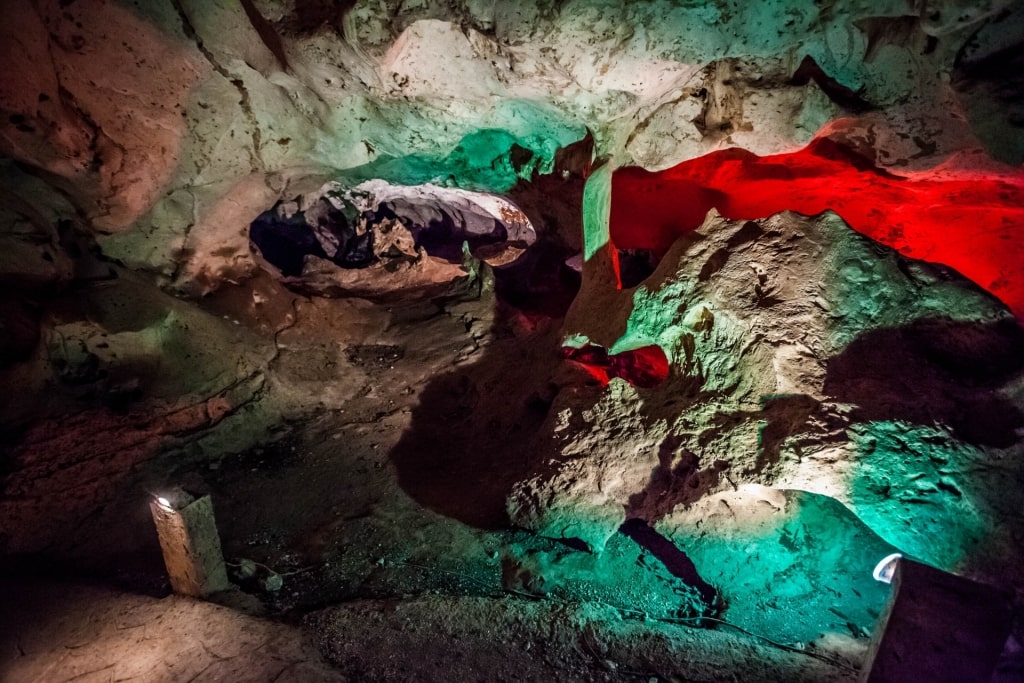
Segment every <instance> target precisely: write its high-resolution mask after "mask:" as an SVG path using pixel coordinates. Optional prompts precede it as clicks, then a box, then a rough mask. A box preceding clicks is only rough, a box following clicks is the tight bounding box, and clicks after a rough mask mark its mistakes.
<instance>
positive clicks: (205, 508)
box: [149, 490, 230, 598]
mask: <svg viewBox="0 0 1024 683" xmlns="http://www.w3.org/2000/svg"><path fill="white" fill-rule="evenodd" d="M149 508H150V511H151V512H152V513H153V522H154V523H155V524H156V531H157V535H158V536H159V537H160V548H161V549H162V550H163V554H164V564H165V565H166V567H167V575H168V576H169V577H170V579H171V588H173V589H174V592H175V593H180V594H182V595H191V596H194V597H198V598H203V597H206V596H208V595H210V594H212V593H217V592H219V591H223V590H227V589H228V588H230V584H229V583H228V575H227V570H226V569H225V567H224V556H223V554H222V553H221V548H220V535H219V534H218V533H217V524H216V522H215V521H214V517H213V501H211V500H210V497H209V496H203V497H202V498H199V499H193V498H192V496H190V495H188V494H187V493H185V492H183V491H180V490H179V491H176V492H174V493H168V494H166V496H162V497H159V498H157V499H155V500H153V501H152V502H151V503H150V505H149Z"/></svg>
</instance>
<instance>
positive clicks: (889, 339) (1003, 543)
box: [509, 213, 1024, 581]
mask: <svg viewBox="0 0 1024 683" xmlns="http://www.w3.org/2000/svg"><path fill="white" fill-rule="evenodd" d="M598 311H600V312H601V313H598ZM609 312H612V313H611V314H609ZM598 321H601V322H603V324H597V322H598ZM566 331H567V332H570V333H573V334H576V335H586V336H588V337H589V338H590V339H592V340H593V341H594V342H596V343H599V344H602V345H606V346H608V347H609V348H611V349H612V350H615V349H618V348H635V347H638V346H642V345H644V344H658V345H660V346H661V348H662V349H664V350H665V352H666V354H667V355H668V356H669V358H670V359H671V364H672V374H671V375H670V377H669V379H668V380H667V381H666V382H664V383H663V384H661V385H658V386H657V387H654V388H647V389H641V388H633V387H630V386H628V385H626V384H625V383H624V382H622V381H621V380H614V379H613V380H612V381H611V383H610V384H608V386H607V388H605V389H602V390H593V389H584V388H577V389H572V390H564V391H563V392H562V393H561V394H560V395H559V396H558V397H557V398H556V399H555V402H554V404H553V406H552V409H551V413H550V417H549V419H548V422H547V423H546V424H545V429H544V430H543V432H542V433H543V434H544V435H545V436H544V437H543V438H542V439H541V440H539V441H538V442H537V443H536V444H535V448H538V449H542V450H543V452H544V453H546V454H548V455H547V456H546V457H548V458H550V459H551V462H552V463H553V465H552V467H551V469H550V470H549V471H546V472H545V473H543V474H541V475H539V476H537V477H535V478H533V479H531V480H530V481H526V482H523V483H522V484H521V485H519V486H518V487H517V488H516V491H515V492H514V493H513V495H512V496H511V498H510V499H509V511H510V514H511V516H512V518H513V520H514V521H515V522H517V523H519V524H522V525H524V526H527V527H529V528H532V529H536V530H537V531H539V532H541V533H545V534H550V535H553V536H558V537H578V538H581V539H583V540H585V541H586V542H588V543H589V544H591V545H592V546H593V547H597V548H600V547H601V546H602V545H603V543H604V540H605V539H607V538H608V537H609V536H610V535H611V534H612V533H614V532H615V531H616V529H617V528H618V525H619V524H621V523H622V522H623V521H624V520H625V519H626V518H627V516H636V517H641V518H644V519H646V520H648V521H649V522H652V523H654V522H657V521H658V520H660V519H662V517H663V516H664V515H666V514H667V513H669V512H670V511H671V510H673V508H675V507H676V506H679V508H680V509H685V508H687V507H688V506H690V505H692V504H694V503H695V502H696V501H697V500H699V499H700V498H702V497H704V496H707V495H712V494H716V493H719V492H726V491H730V490H735V489H736V487H742V486H744V485H746V484H757V485H760V486H768V487H772V488H777V489H801V490H804V491H810V492H814V493H818V494H822V495H826V496H829V497H831V498H835V499H836V500H839V501H841V502H842V503H844V504H845V505H847V506H848V507H849V509H851V510H852V511H853V512H854V513H855V514H857V516H858V517H860V518H861V519H862V520H864V521H865V522H866V523H867V524H868V525H869V526H870V527H871V528H872V529H873V530H874V531H875V532H876V533H877V534H879V535H880V536H881V537H882V538H883V539H885V540H886V541H888V542H889V543H891V544H893V545H895V546H896V547H898V548H900V549H902V550H904V551H906V552H908V553H911V554H913V555H915V556H918V557H921V558H923V559H925V560H927V561H928V562H930V563H933V564H935V565H938V566H942V567H945V568H948V569H954V568H955V569H960V570H966V571H970V572H974V573H978V574H980V575H986V574H991V575H998V574H1001V573H1003V572H1009V573H1010V574H1012V575H1013V576H1014V577H1015V579H1014V580H1015V581H1020V578H1021V577H1019V576H1017V572H1016V570H1015V569H1012V567H1011V564H1008V561H1007V559H1006V558H1008V557H1012V556H1013V555H1014V552H1013V551H1012V547H1013V543H1014V541H1013V538H1014V536H1015V534H1018V533H1019V528H1020V524H1021V522H1022V520H1021V517H1020V515H1019V514H1016V513H1011V512H1010V508H1009V507H1008V506H1007V504H1008V497H1009V498H1013V497H1014V496H1016V495H1018V493H1019V492H1017V493H1015V492H1014V491H1016V488H1015V485H1014V484H1013V481H1014V480H1015V477H1016V476H1017V475H1018V473H1019V468H1020V464H1019V463H1020V458H1021V450H1020V449H1021V446H1020V444H1019V442H1018V440H1017V437H1016V433H1017V430H1018V429H1019V428H1020V427H1021V426H1022V425H1024V415H1022V413H1021V412H1020V410H1019V408H1018V407H1016V406H1017V405H1019V403H1018V402H1019V400H1020V392H1021V389H1022V386H1024V383H1022V370H1024V368H1022V366H1021V365H1020V355H1019V354H1020V350H1021V348H1024V346H1022V345H1024V337H1022V336H1021V333H1020V329H1019V327H1018V326H1017V325H1016V323H1015V322H1014V320H1013V318H1012V316H1011V315H1010V314H1009V313H1007V312H1006V311H1005V309H1003V308H1001V307H1000V306H999V305H998V303H996V302H994V301H993V300H992V299H990V298H988V297H987V296H985V295H983V294H982V293H980V292H979V291H978V290H977V288H976V287H974V286H973V285H972V284H971V283H970V282H967V281H966V280H964V279H962V278H960V277H959V276H957V275H956V274H955V273H952V272H950V271H948V270H945V269H942V268H940V267H936V266H932V265H929V264H926V263H923V262H917V261H911V260H908V259H906V258H904V257H901V256H899V255H897V254H895V253H894V252H892V251H890V250H887V249H884V248H880V247H879V246H878V245H876V244H874V243H872V242H870V241H869V240H867V239H865V238H863V237H860V236H858V235H857V234H855V233H853V231H852V230H850V229H849V228H848V227H847V226H846V225H845V224H844V223H843V222H842V221H841V220H840V219H839V218H838V217H837V216H835V215H834V214H830V213H826V214H823V215H821V216H817V217H811V218H808V217H803V216H799V215H797V214H791V213H784V214H780V215H778V216H775V217H773V218H770V219H767V220H763V221H747V222H744V221H738V222H729V221H726V220H723V219H721V218H718V217H711V218H709V219H708V221H707V222H706V223H705V224H704V225H703V226H702V227H701V228H700V229H698V230H697V231H696V232H695V233H693V234H692V235H690V236H687V237H683V238H681V239H680V240H679V241H677V242H676V244H675V245H674V246H673V247H672V249H671V250H670V251H669V253H668V254H667V255H666V256H665V257H664V259H663V260H662V262H661V264H660V265H659V266H658V268H657V270H656V271H655V272H654V273H653V274H652V275H651V276H650V277H649V278H648V279H647V280H645V281H644V282H643V284H641V285H640V286H638V287H636V288H635V289H633V290H625V291H620V290H614V289H606V290H601V289H600V288H599V287H597V286H596V285H590V286H588V285H587V283H586V282H585V284H584V289H583V290H582V291H581V294H580V296H579V298H578V299H577V301H576V303H575V304H574V308H573V310H572V311H571V312H570V316H569V318H568V320H567V323H566ZM969 376H970V377H971V378H972V379H968V377H969ZM547 435H551V436H550V438H551V441H550V442H548V441H547V438H548V437H547ZM979 461H985V462H988V463H991V464H990V466H987V467H985V468H984V470H983V472H979V471H978V470H976V468H975V463H977V462H979ZM993 491H1003V492H1005V493H1003V494H999V495H992V493H991V492H993ZM569 520H572V521H571V522H570V521H569ZM1015 529H1016V530H1017V531H1015ZM925 530H927V531H925ZM940 539H941V540H940ZM1004 578H1005V577H1004Z"/></svg>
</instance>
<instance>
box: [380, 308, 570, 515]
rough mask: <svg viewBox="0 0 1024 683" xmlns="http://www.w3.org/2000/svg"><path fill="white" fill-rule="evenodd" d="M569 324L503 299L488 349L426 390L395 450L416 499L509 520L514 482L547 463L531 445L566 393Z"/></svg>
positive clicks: (444, 509)
mask: <svg viewBox="0 0 1024 683" xmlns="http://www.w3.org/2000/svg"><path fill="white" fill-rule="evenodd" d="M476 305H477V306H480V305H485V304H484V302H479V303H478V304H476ZM477 310H478V311H479V308H478V309H477ZM447 312H448V313H449V314H450V315H458V314H459V306H458V305H456V306H453V307H450V308H449V309H447ZM462 315H463V317H464V318H465V316H466V314H465V313H463V314H462ZM469 324H471V323H467V326H468V325H469ZM560 324H561V319H560V318H549V317H547V316H544V315H537V314H528V313H524V312H522V311H520V310H518V309H513V308H511V307H509V306H507V305H505V304H502V303H500V302H499V303H498V304H497V305H496V309H495V312H494V322H493V324H492V326H491V330H490V332H489V333H487V334H486V335H485V338H484V339H482V340H481V343H482V344H483V345H482V346H481V347H480V348H479V349H477V351H476V352H475V353H474V354H473V355H471V356H470V357H469V358H468V359H466V360H463V361H462V362H459V361H456V362H457V363H458V364H457V365H455V367H454V368H453V369H452V370H451V371H450V372H448V373H445V374H443V375H440V376H439V377H437V378H436V379H434V380H433V381H431V382H430V383H429V384H428V385H427V386H426V387H425V388H424V389H423V390H422V393H421V395H420V403H419V406H418V407H417V408H415V409H414V411H413V417H412V421H411V424H410V426H409V428H408V431H407V432H406V433H405V434H404V435H403V436H402V438H401V440H400V441H399V442H398V444H397V445H396V446H395V448H394V449H393V451H392V454H391V458H392V461H393V462H394V464H395V467H396V469H397V473H398V482H399V485H400V486H401V487H402V489H403V490H404V491H405V492H406V493H408V494H409V495H410V496H411V497H412V498H413V499H414V500H416V501H417V502H418V503H420V504H421V505H423V506H425V507H427V508H429V509H431V510H433V511H435V512H438V513H440V514H442V515H445V516H447V517H451V518H453V519H456V520H459V521H461V522H463V523H465V524H469V525H472V526H476V527H479V528H484V529H498V528H507V527H508V526H509V518H508V513H507V512H506V500H507V498H508V496H509V494H510V493H511V491H512V488H513V486H515V484H517V483H518V482H520V481H523V480H526V479H528V478H530V477H532V476H534V475H535V474H536V473H537V472H538V467H539V466H540V463H538V462H535V460H536V459H537V457H538V456H536V455H535V454H534V453H533V452H532V450H533V449H532V448H531V444H532V443H533V442H534V440H535V438H536V434H537V432H538V430H539V429H540V428H541V426H542V424H543V422H544V420H545V418H546V416H547V413H548V410H549V408H550V407H551V402H552V400H553V399H554V397H555V395H556V394H557V392H558V386H557V384H556V383H555V382H556V381H557V380H556V374H558V373H559V372H560V366H561V364H562V360H561V358H560V357H559V356H558V354H557V352H556V351H557V348H558V334H559V327H560Z"/></svg>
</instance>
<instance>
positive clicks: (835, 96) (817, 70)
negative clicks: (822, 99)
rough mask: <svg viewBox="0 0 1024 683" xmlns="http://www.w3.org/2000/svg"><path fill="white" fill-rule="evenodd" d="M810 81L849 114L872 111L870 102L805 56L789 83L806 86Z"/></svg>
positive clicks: (811, 58) (812, 59)
mask: <svg viewBox="0 0 1024 683" xmlns="http://www.w3.org/2000/svg"><path fill="white" fill-rule="evenodd" d="M810 81H814V82H815V83H816V84H817V85H818V87H819V88H821V91H822V92H824V93H825V94H826V95H827V96H828V98H829V99H830V100H832V101H833V102H835V103H836V104H838V105H839V106H840V107H842V108H843V109H845V110H847V111H849V112H853V113H855V114H860V113H863V112H866V111H871V110H872V109H874V106H872V105H871V103H870V102H868V101H867V100H865V99H864V98H862V97H861V96H860V95H858V94H857V92H856V91H855V90H852V89H851V88H848V87H847V86H845V85H843V84H842V83H840V82H839V81H837V80H836V79H835V78H833V77H832V76H829V75H828V74H827V73H825V71H824V69H822V68H821V67H820V66H818V63H817V62H816V61H814V58H813V57H811V56H810V55H807V56H806V57H804V59H803V61H802V62H800V66H799V67H797V70H796V72H794V74H793V78H792V79H791V81H790V82H791V83H792V84H793V85H807V84H808V83H809V82H810Z"/></svg>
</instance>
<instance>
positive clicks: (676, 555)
mask: <svg viewBox="0 0 1024 683" xmlns="http://www.w3.org/2000/svg"><path fill="white" fill-rule="evenodd" d="M619 531H621V532H622V534H623V535H624V536H627V537H628V538H630V539H632V540H633V541H634V542H635V543H636V544H637V545H639V546H640V547H641V548H643V549H644V550H646V551H647V552H649V553H651V555H653V556H654V557H655V558H657V559H658V561H660V562H661V563H662V564H664V565H665V568H666V569H667V570H668V571H669V572H670V573H671V574H672V575H673V576H675V577H676V578H678V579H680V580H682V581H683V582H684V583H686V585H688V586H690V587H692V588H694V589H696V591H697V592H698V593H700V597H701V599H702V600H703V601H704V603H705V604H706V605H708V606H709V607H710V606H714V605H716V604H718V602H719V600H718V591H716V590H715V587H714V586H712V585H711V584H710V583H708V582H707V581H705V580H704V579H703V578H702V577H701V575H700V574H699V573H698V572H697V566H696V565H695V564H694V563H693V560H691V559H690V558H689V557H688V556H687V555H686V553H684V552H683V551H682V550H680V549H679V548H678V546H676V544H675V543H673V542H672V541H670V540H668V539H667V538H665V537H664V536H662V535H661V534H659V533H658V532H657V531H655V530H654V529H653V528H651V527H650V526H649V525H648V524H647V522H645V521H644V520H642V519H630V520H627V521H626V522H625V523H624V524H623V525H622V526H621V527H620V528H619Z"/></svg>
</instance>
